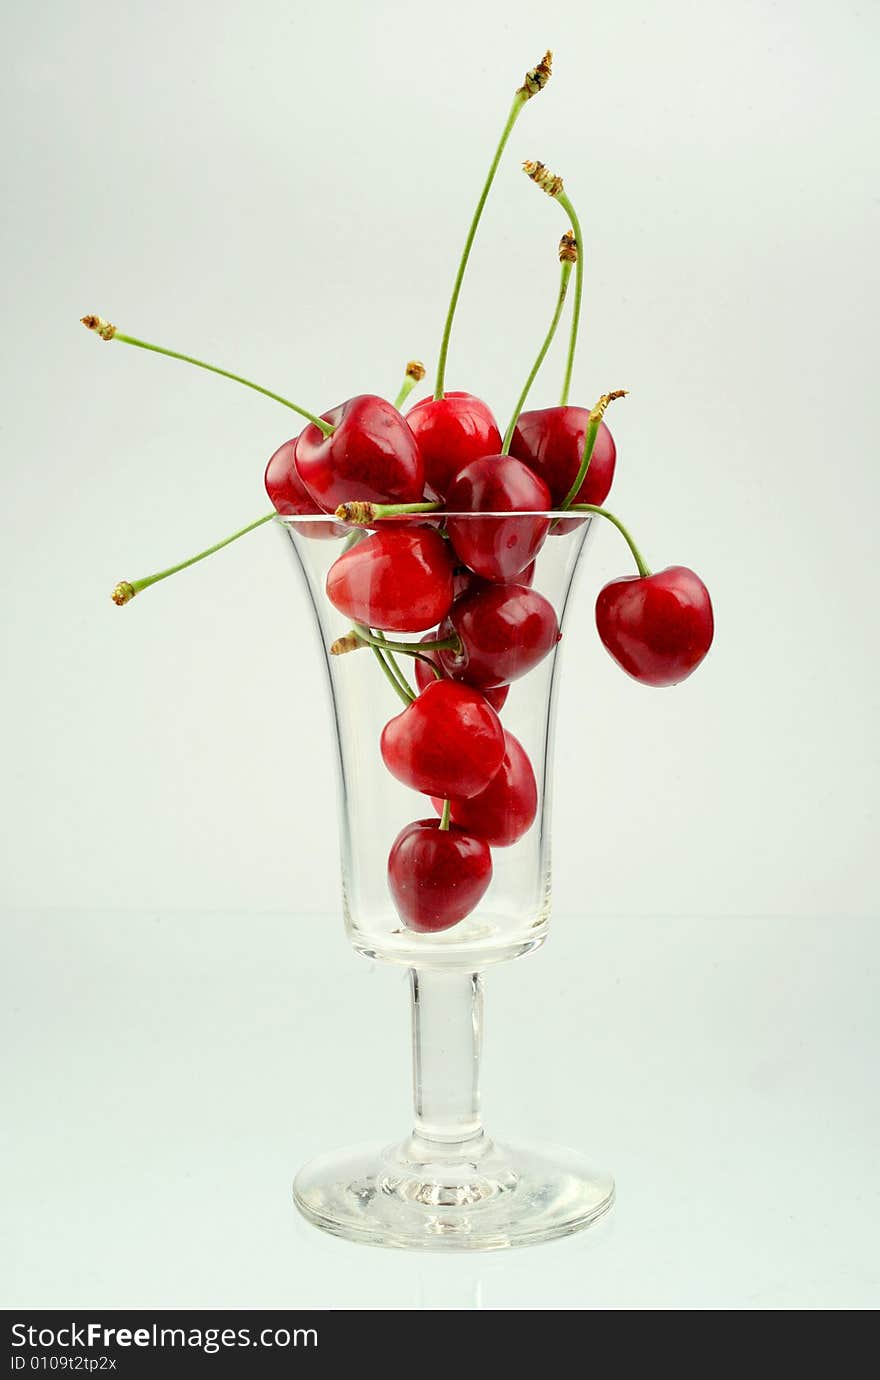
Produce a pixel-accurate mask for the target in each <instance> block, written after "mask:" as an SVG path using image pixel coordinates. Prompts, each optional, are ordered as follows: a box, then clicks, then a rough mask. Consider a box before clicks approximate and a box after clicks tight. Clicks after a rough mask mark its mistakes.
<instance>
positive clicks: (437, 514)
mask: <svg viewBox="0 0 880 1380" xmlns="http://www.w3.org/2000/svg"><path fill="white" fill-rule="evenodd" d="M594 516H595V514H593V513H579V512H578V511H577V509H572V508H538V509H532V508H516V509H514V510H512V511H510V510H508V511H504V512H496V511H495V510H493V511H492V512H486V513H483V512H473V511H471V512H467V513H461V512H456V511H452V510H448V509H446V508H438V509H436V510H435V511H434V512H432V513H391V514H388V515H387V516H385V517H381V516H380V517H373V518H370V520H369V521H368V522H346V520H345V519H344V518H338V517H337V516H336V514H335V513H276V514H275V518H276V521H277V522H280V523H282V524H283V525H284V526H285V527H290V526H292V525H293V524H294V523H321V522H323V523H327V522H332V523H335V524H336V525H337V526H338V527H350V528H351V529H352V531H357V530H358V529H359V528H361V529H363V528H366V527H388V526H391V525H392V524H393V523H396V522H404V523H409V524H413V523H422V522H423V523H432V522H445V521H446V520H447V519H448V518H454V519H455V520H456V521H461V520H463V519H466V520H468V521H470V522H480V521H482V520H484V519H485V518H547V519H548V520H549V521H553V519H555V518H569V519H570V518H580V519H581V520H582V521H584V522H588V521H589V519H590V518H592V517H594Z"/></svg>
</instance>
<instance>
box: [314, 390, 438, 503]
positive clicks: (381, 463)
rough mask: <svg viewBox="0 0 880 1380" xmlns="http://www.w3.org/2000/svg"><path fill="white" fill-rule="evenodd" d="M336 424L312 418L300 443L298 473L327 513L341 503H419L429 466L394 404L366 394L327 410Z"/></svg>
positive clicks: (325, 419)
mask: <svg viewBox="0 0 880 1380" xmlns="http://www.w3.org/2000/svg"><path fill="white" fill-rule="evenodd" d="M323 420H324V421H326V422H329V423H330V424H331V425H332V426H333V427H334V428H335V429H334V431H333V432H332V433H331V435H330V436H323V435H322V434H321V432H320V431H319V430H318V428H317V427H316V426H314V425H313V424H312V423H309V425H308V426H307V427H306V428H305V430H304V431H303V432H301V433H300V436H299V439H298V440H297V443H296V468H297V470H298V472H299V477H300V479H301V480H302V482H303V484H304V485H305V486H306V489H307V490H308V492H309V493H310V494H311V495H312V497H313V498H314V500H315V502H316V503H317V504H318V505H319V507H321V508H322V509H323V510H324V512H328V513H332V512H335V511H336V509H337V508H338V507H339V505H340V503H347V502H349V501H350V500H361V501H364V502H367V503H418V502H419V501H420V499H421V498H422V496H423V493H424V489H425V469H424V465H423V464H422V457H421V454H420V453H419V448H418V445H417V444H416V439H415V437H414V436H413V434H412V432H411V431H410V429H409V427H408V426H407V424H406V422H405V421H404V419H403V417H401V415H400V413H399V412H398V411H397V409H396V408H395V407H392V405H391V403H390V402H386V401H385V399H384V398H377V397H374V396H373V395H372V394H369V393H364V394H361V395H360V396H359V397H356V398H349V399H348V401H347V402H344V403H341V404H340V405H339V407H334V408H333V409H332V411H330V412H325V413H324V414H323Z"/></svg>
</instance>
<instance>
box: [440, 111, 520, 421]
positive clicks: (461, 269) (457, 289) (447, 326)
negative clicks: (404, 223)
mask: <svg viewBox="0 0 880 1380" xmlns="http://www.w3.org/2000/svg"><path fill="white" fill-rule="evenodd" d="M527 100H528V96H527V95H526V94H525V92H523V91H517V93H516V95H515V96H514V98H513V105H512V106H511V109H510V114H509V115H508V117H507V123H506V124H505V126H504V129H503V130H502V132H501V138H500V139H499V141H498V147H497V148H496V150H495V156H494V158H493V159H492V162H491V164H490V167H489V172H488V174H487V176H486V181H485V182H484V183H483V190H482V191H481V192H480V199H479V201H478V202H477V209H476V210H475V211H474V214H473V217H472V218H471V223H470V228H469V229H468V233H467V239H466V240H465V242H464V249H463V250H462V253H461V261H460V263H459V265H458V272H457V273H456V275H455V283H454V284H453V287H452V297H451V299H450V302H449V310H448V312H447V313H446V321H445V323H444V326H443V339H442V340H441V342H440V357H439V359H438V361H437V379H436V382H435V384H434V397H435V399H436V398H442V397H443V388H444V385H445V382H446V356H447V355H448V353H449V336H450V333H451V331H452V319H453V317H454V316H455V309H456V307H457V306H458V298H459V294H460V293H461V285H462V282H463V281H464V274H465V269H466V268H467V264H468V259H469V258H470V256H471V248H472V246H473V243H474V238H475V236H476V233H477V226H478V225H479V223H480V218H481V216H482V214H483V207H484V206H485V205H486V198H487V197H488V195H489V191H490V189H491V187H492V183H493V182H494V181H495V174H496V172H497V171H498V164H499V163H500V162H501V155H502V154H503V152H504V149H505V146H506V144H507V141H508V139H509V138H510V134H511V130H512V129H513V127H514V125H515V124H516V122H517V119H518V118H519V115H520V112H521V110H522V108H523V106H524V105H525V103H526V101H527Z"/></svg>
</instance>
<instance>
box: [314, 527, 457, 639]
mask: <svg viewBox="0 0 880 1380" xmlns="http://www.w3.org/2000/svg"><path fill="white" fill-rule="evenodd" d="M453 568H454V567H453V563H452V557H451V556H450V554H449V551H448V550H447V543H446V542H445V541H444V540H443V538H442V537H441V536H439V534H438V533H437V532H435V531H434V530H433V528H430V527H393V528H385V529H383V530H382V531H379V532H374V533H373V534H372V536H369V537H365V538H364V540H363V541H361V542H359V543H358V545H357V546H353V547H351V549H350V550H349V551H344V552H343V553H342V555H341V556H340V557H339V559H338V560H336V561H334V562H333V565H332V566H331V567H330V569H329V570H328V572H327V598H328V599H329V600H330V602H331V604H333V605H334V607H335V608H337V609H339V610H340V612H341V613H344V614H345V615H346V616H347V617H348V618H350V619H351V621H352V622H353V623H361V624H365V625H366V626H367V627H368V628H381V629H383V630H385V631H392V632H422V631H423V629H425V628H430V627H433V626H434V624H435V623H437V622H438V620H439V619H441V618H442V617H443V616H444V614H445V613H447V612H448V610H449V607H450V605H451V604H452V599H453V590H452V572H453Z"/></svg>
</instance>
